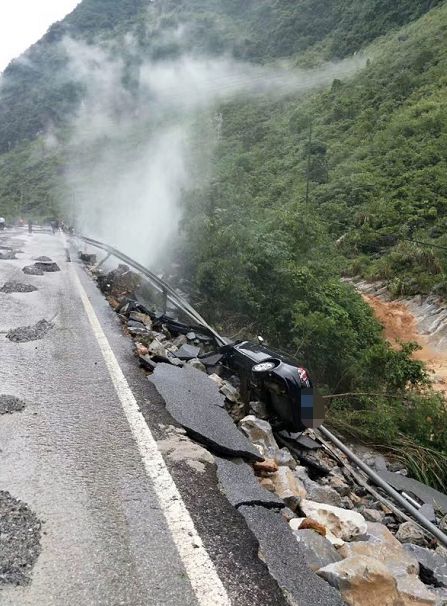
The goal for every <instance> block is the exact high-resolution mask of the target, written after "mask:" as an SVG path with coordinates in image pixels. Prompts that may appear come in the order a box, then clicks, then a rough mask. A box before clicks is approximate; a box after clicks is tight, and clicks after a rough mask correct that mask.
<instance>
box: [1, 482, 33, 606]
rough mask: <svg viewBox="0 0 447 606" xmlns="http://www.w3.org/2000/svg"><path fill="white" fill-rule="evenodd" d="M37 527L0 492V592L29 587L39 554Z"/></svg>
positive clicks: (26, 512) (29, 515) (22, 505)
mask: <svg viewBox="0 0 447 606" xmlns="http://www.w3.org/2000/svg"><path fill="white" fill-rule="evenodd" d="M41 527H42V524H41V522H40V520H39V519H38V517H37V516H36V514H35V513H33V512H32V511H31V509H30V508H29V507H28V506H27V505H25V503H22V502H21V501H19V500H17V499H15V498H14V497H13V496H12V495H10V494H9V492H5V491H2V490H0V588H1V585H27V584H29V582H30V580H31V577H30V575H31V571H32V568H33V566H34V564H35V563H36V561H37V558H38V557H39V554H40V552H41V546H40V539H41ZM0 602H1V600H0Z"/></svg>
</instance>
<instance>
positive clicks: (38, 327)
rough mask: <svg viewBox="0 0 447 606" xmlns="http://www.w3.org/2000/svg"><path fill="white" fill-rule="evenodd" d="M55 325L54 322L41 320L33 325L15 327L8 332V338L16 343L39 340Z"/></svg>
mask: <svg viewBox="0 0 447 606" xmlns="http://www.w3.org/2000/svg"><path fill="white" fill-rule="evenodd" d="M53 327H54V324H52V323H51V322H48V321H47V320H39V322H37V324H34V325H32V326H22V327H19V328H13V329H12V330H10V331H9V332H8V333H7V334H6V338H7V339H9V340H10V341H13V342H14V343H26V342H27V341H38V340H39V339H43V337H44V336H45V335H46V334H47V333H48V332H49V331H50V330H51V329H52V328H53Z"/></svg>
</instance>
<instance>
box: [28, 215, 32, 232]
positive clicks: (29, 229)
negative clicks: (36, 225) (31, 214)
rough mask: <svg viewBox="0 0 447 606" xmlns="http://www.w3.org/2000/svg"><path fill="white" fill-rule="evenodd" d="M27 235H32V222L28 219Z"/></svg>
mask: <svg viewBox="0 0 447 606" xmlns="http://www.w3.org/2000/svg"><path fill="white" fill-rule="evenodd" d="M28 233H29V234H32V233H33V222H32V221H31V219H28Z"/></svg>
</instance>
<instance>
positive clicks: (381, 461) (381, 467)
mask: <svg viewBox="0 0 447 606" xmlns="http://www.w3.org/2000/svg"><path fill="white" fill-rule="evenodd" d="M374 467H375V468H376V470H377V471H387V469H388V464H387V462H386V461H385V458H384V457H382V455H378V456H377V457H376V458H375V459H374Z"/></svg>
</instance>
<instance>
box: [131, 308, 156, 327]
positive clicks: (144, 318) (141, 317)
mask: <svg viewBox="0 0 447 606" xmlns="http://www.w3.org/2000/svg"><path fill="white" fill-rule="evenodd" d="M129 320H133V321H134V322H141V324H144V326H146V328H148V329H149V330H150V329H152V319H151V317H150V316H148V315H147V314H144V313H141V312H139V311H131V312H130V314H129Z"/></svg>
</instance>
